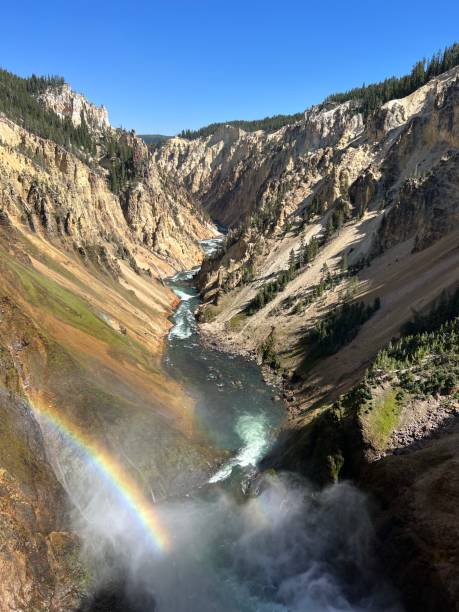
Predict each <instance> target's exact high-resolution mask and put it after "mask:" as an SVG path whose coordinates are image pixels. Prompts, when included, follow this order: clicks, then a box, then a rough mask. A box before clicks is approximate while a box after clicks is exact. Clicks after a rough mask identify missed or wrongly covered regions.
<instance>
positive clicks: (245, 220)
mask: <svg viewBox="0 0 459 612" xmlns="http://www.w3.org/2000/svg"><path fill="white" fill-rule="evenodd" d="M458 74H459V71H458V69H453V70H451V71H450V72H448V73H445V74H444V75H441V76H440V77H438V78H436V79H433V80H431V81H430V82H429V83H427V84H426V85H424V86H423V87H421V88H420V89H418V90H417V91H415V92H414V93H413V94H411V95H410V96H408V97H406V98H404V99H402V100H393V101H390V102H388V103H387V104H385V105H384V106H383V107H382V108H381V109H379V110H378V111H377V112H376V113H374V114H373V115H370V116H369V117H367V118H364V117H363V116H362V114H361V113H359V112H358V110H357V108H358V107H357V106H356V105H355V103H350V102H348V103H345V104H341V105H336V104H327V105H322V106H319V107H314V108H313V109H311V110H310V111H308V112H307V113H306V114H305V119H304V121H302V122H299V123H297V124H294V125H292V126H287V127H285V128H282V129H281V130H279V131H278V132H276V133H274V134H268V135H267V134H264V133H261V132H255V133H251V134H245V133H243V132H241V130H235V129H234V128H227V129H226V128H225V129H222V130H221V131H220V132H217V133H216V134H214V135H213V136H211V137H209V138H207V139H203V140H199V139H198V140H192V141H186V140H183V139H177V138H176V139H171V140H170V141H168V142H167V143H165V144H164V145H163V147H161V148H160V149H159V151H158V152H157V153H156V159H157V163H158V164H159V165H160V167H163V168H165V169H168V170H169V171H170V172H172V173H173V174H174V175H175V176H177V178H178V180H180V181H182V182H183V183H184V184H185V185H188V186H189V188H190V189H191V190H193V191H194V193H195V195H196V197H197V198H198V199H200V200H201V201H202V202H203V204H204V206H205V207H206V208H207V210H209V211H210V212H211V214H212V215H214V216H216V217H217V219H218V220H220V221H223V222H226V223H229V224H230V225H231V224H237V223H242V226H241V227H239V228H237V229H235V230H234V231H232V232H230V235H229V237H228V240H227V247H226V249H225V251H224V253H223V254H222V255H221V256H220V257H217V258H215V259H214V260H213V261H211V262H205V264H204V266H203V269H202V273H201V275H200V277H199V283H200V286H201V287H202V290H203V292H204V296H205V298H206V300H207V301H209V302H214V304H213V305H211V306H210V307H209V308H208V309H207V311H206V313H207V314H205V318H207V319H210V318H212V319H213V322H212V323H211V324H208V328H209V330H212V332H213V333H215V332H216V333H219V334H220V335H221V336H222V337H223V336H225V335H226V336H228V343H229V344H234V345H237V346H239V347H241V346H242V347H243V348H244V349H245V350H248V351H249V352H252V353H257V352H258V350H259V347H260V345H261V344H262V343H263V341H264V340H265V339H266V338H267V336H268V335H269V334H270V332H271V329H272V328H275V329H276V336H277V342H276V343H275V344H276V351H277V352H278V353H279V358H280V360H281V362H282V365H283V366H284V367H286V368H287V369H289V370H297V371H300V370H302V362H303V361H304V359H305V355H307V351H308V347H307V340H304V341H302V340H301V338H302V337H303V338H306V336H307V332H308V329H310V328H311V327H313V326H314V325H315V324H316V323H317V321H318V320H319V319H322V318H324V316H326V315H327V313H329V312H330V311H331V310H332V309H333V308H335V307H336V305H337V304H339V303H340V301H342V296H343V295H344V294H349V293H352V296H353V299H356V298H357V297H358V298H359V299H361V300H363V301H365V302H367V303H370V302H371V301H372V300H374V299H375V298H376V297H379V298H380V300H381V309H380V310H379V311H378V313H377V314H376V315H375V316H374V317H373V319H372V321H373V323H372V331H371V332H369V337H368V341H367V340H366V339H364V337H363V335H361V336H360V337H359V338H357V339H356V341H355V343H353V344H351V346H350V347H349V348H346V349H345V354H346V357H345V358H344V357H343V359H342V360H341V359H338V358H335V357H333V358H331V359H329V360H325V362H324V364H323V365H320V364H319V366H318V368H317V369H312V370H310V369H309V371H308V373H307V375H306V379H307V384H308V385H312V387H314V388H317V390H318V391H319V393H320V392H322V391H323V386H324V384H325V381H326V380H327V381H329V382H330V385H329V386H328V389H336V390H337V391H339V390H341V389H342V387H345V386H346V385H351V384H352V383H353V382H354V381H355V380H357V379H358V377H359V376H360V375H361V373H362V368H363V367H364V364H365V363H367V362H368V360H369V359H371V357H372V355H374V353H375V352H376V351H377V350H378V349H379V348H380V347H381V346H383V345H384V344H385V343H386V342H388V341H389V340H390V338H391V337H392V335H394V334H396V333H397V330H398V329H399V327H400V324H401V323H402V322H403V321H404V320H407V319H409V318H410V316H412V315H411V312H412V309H416V310H418V309H421V308H423V307H424V306H425V305H426V304H427V303H428V302H429V301H431V300H432V299H434V298H435V297H436V296H437V295H438V294H439V293H440V292H441V291H442V289H446V288H448V287H450V286H451V285H452V284H454V282H455V280H457V276H456V274H455V269H456V265H457V256H456V251H455V243H456V238H455V235H454V232H455V231H456V229H455V228H456V225H457V220H458V214H459V209H458V205H457V197H456V194H457V190H458V186H459V185H458V154H457V151H458V144H459V133H458V127H457V126H458V122H457V113H458V108H459V105H458V95H459V94H458V92H459V82H458ZM221 192H224V193H225V194H226V195H225V196H224V198H223V199H222V197H221V196H220V193H221ZM312 238H316V239H317V240H318V241H319V243H321V247H320V248H319V251H318V253H317V255H316V256H315V257H314V259H313V260H311V261H309V262H308V263H307V265H305V264H304V258H303V256H302V255H300V251H301V250H302V249H303V245H305V244H307V243H308V242H309V241H310V240H311V239H312ZM322 243H323V244H322ZM429 249H430V250H429ZM292 251H293V253H294V255H295V257H296V258H297V260H298V259H299V260H300V263H299V264H298V266H297V269H296V270H295V274H294V278H293V279H292V280H291V281H290V282H288V283H287V284H286V286H285V287H283V288H282V290H276V289H275V290H274V291H272V293H271V295H270V296H269V299H268V300H265V302H266V303H265V304H264V305H262V307H260V308H257V309H255V312H254V309H252V312H251V313H250V314H249V313H248V311H249V310H250V304H252V302H253V300H254V299H255V298H256V296H257V294H259V293H260V291H262V290H263V288H266V287H267V286H268V284H269V283H270V282H271V283H272V282H273V281H275V280H276V279H277V278H278V277H279V275H280V274H281V273H282V272H283V271H285V270H287V269H288V268H289V260H290V257H291V253H292ZM297 263H298V262H297ZM324 265H325V267H326V272H325V273H323V269H324ZM357 269H359V270H360V271H359V273H358V274H357ZM343 270H345V271H346V272H349V273H348V274H342V272H343ZM328 274H330V275H331V276H332V277H333V282H328V281H327V282H325V279H323V276H324V275H325V276H327V275H328ZM421 279H422V280H423V281H424V285H421ZM322 281H323V282H322ZM321 282H322V285H321ZM324 283H325V284H326V285H327V290H325V291H323V285H324ZM319 285H321V286H320V289H318V286H319ZM318 291H319V293H320V297H314V296H317V292H318ZM394 310H395V312H394ZM364 329H365V328H364ZM364 329H363V330H362V334H364ZM370 336H371V338H370ZM343 355H344V353H343ZM351 355H352V358H351ZM335 362H337V365H336V364H335ZM332 363H333V366H332V367H330V366H331V364H332ZM325 373H326V376H325ZM313 398H314V394H313V397H311V399H313ZM315 399H317V398H315Z"/></svg>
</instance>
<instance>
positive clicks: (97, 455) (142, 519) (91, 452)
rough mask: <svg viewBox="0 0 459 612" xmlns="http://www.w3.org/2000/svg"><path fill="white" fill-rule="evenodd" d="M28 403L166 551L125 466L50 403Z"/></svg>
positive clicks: (151, 512) (161, 535) (154, 520)
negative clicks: (88, 465) (93, 469)
mask: <svg viewBox="0 0 459 612" xmlns="http://www.w3.org/2000/svg"><path fill="white" fill-rule="evenodd" d="M29 406H30V408H31V409H32V412H33V413H34V414H35V415H36V416H37V417H38V419H43V420H44V421H45V422H46V423H47V424H49V425H50V426H51V427H53V428H54V429H55V430H57V431H58V432H59V433H60V434H61V435H62V436H63V437H64V439H65V440H66V442H67V443H68V444H70V445H71V446H72V447H74V448H75V449H76V450H78V451H79V452H80V453H81V454H82V455H83V456H84V457H85V459H86V461H87V462H88V463H90V464H91V465H92V466H93V467H94V468H95V469H96V470H97V472H98V473H99V474H100V476H101V477H102V479H103V480H104V481H105V482H106V483H107V484H108V485H109V486H110V488H111V489H113V490H114V492H115V493H116V495H117V497H118V499H120V500H121V501H122V503H123V505H124V506H125V507H126V508H127V509H128V511H129V513H130V514H131V515H132V516H134V517H135V519H136V521H137V522H138V523H139V525H140V526H141V527H142V528H143V530H144V531H145V532H146V533H147V535H148V536H149V538H150V540H151V542H152V544H153V545H154V548H155V549H156V550H160V551H166V550H167V549H168V547H169V538H168V534H167V533H166V531H165V529H164V528H163V526H162V525H161V523H160V520H159V518H158V516H157V512H155V509H154V504H153V503H152V502H151V501H150V500H149V499H148V498H147V497H146V496H145V494H144V493H143V491H142V489H141V488H140V486H139V485H138V484H137V483H136V482H135V481H134V480H133V479H132V478H131V477H130V476H129V474H128V473H127V472H126V470H125V469H124V468H123V467H122V466H121V465H120V464H119V463H118V462H117V461H116V460H115V459H114V458H113V457H112V456H111V455H110V454H109V453H108V452H107V451H106V450H105V449H104V448H102V447H101V446H100V445H99V444H97V442H95V441H94V440H92V439H90V438H89V437H88V436H87V435H86V434H85V433H84V432H83V431H82V430H81V429H80V428H79V427H77V426H76V425H74V424H73V423H71V422H70V421H68V420H67V419H66V418H65V417H63V416H62V415H61V414H59V412H58V411H57V410H56V408H54V407H53V406H52V404H49V403H48V402H44V401H34V402H30V400H29Z"/></svg>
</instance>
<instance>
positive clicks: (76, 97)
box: [39, 83, 110, 132]
mask: <svg viewBox="0 0 459 612" xmlns="http://www.w3.org/2000/svg"><path fill="white" fill-rule="evenodd" d="M39 99H40V101H41V102H42V103H43V104H44V106H46V108H48V109H50V110H52V111H54V112H55V113H56V115H58V116H59V117H61V119H70V121H71V122H72V123H73V125H74V126H75V127H78V126H79V125H81V122H82V120H84V121H85V122H86V124H87V126H88V127H89V128H90V130H91V131H93V132H102V131H104V130H107V129H109V128H110V122H109V120H108V111H107V109H106V108H105V106H96V105H95V104H93V103H92V102H89V101H88V100H87V99H86V98H85V97H84V96H83V95H82V94H79V93H76V92H75V91H73V90H72V89H71V87H70V86H69V85H67V84H66V83H65V84H64V85H62V86H59V87H52V88H49V89H48V90H47V91H45V92H44V93H43V94H40V96H39Z"/></svg>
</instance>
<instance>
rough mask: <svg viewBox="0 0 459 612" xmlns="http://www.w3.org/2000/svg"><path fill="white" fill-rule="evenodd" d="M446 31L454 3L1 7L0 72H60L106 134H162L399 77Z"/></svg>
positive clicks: (289, 108)
mask: <svg viewBox="0 0 459 612" xmlns="http://www.w3.org/2000/svg"><path fill="white" fill-rule="evenodd" d="M458 24H459V2H457V1H454V0H448V1H443V0H436V1H435V2H432V1H425V0H417V1H414V0H409V1H405V2H404V1H403V0H399V1H397V2H395V1H392V0H389V1H387V0H379V1H373V0H367V1H366V2H364V1H361V0H350V1H349V2H345V1H344V0H342V1H340V2H336V1H329V2H324V1H322V0H315V1H314V2H310V1H303V2H301V1H296V0H278V1H276V2H273V1H271V0H265V1H264V2H262V1H258V0H253V1H252V0H243V1H240V0H231V1H229V0H228V1H226V2H223V1H218V0H214V1H211V0H188V1H186V0H169V1H166V0H164V1H161V2H158V1H155V0H152V1H150V2H148V1H146V0H142V1H136V0H132V1H131V2H120V1H117V0H113V1H112V2H107V1H102V0H93V2H88V1H86V0H82V1H78V0H77V1H75V0H74V1H73V2H69V1H68V0H67V1H65V0H62V1H60V2H57V1H55V0H44V1H43V2H38V1H36V0H34V1H29V0H23V1H19V0H16V1H14V0H12V1H5V2H3V3H2V32H1V36H0V65H2V66H3V67H5V68H7V69H8V70H11V71H13V72H16V73H18V74H20V75H28V74H31V73H32V72H35V73H36V74H62V75H63V76H64V77H65V78H66V80H67V81H68V82H69V83H70V84H71V85H72V86H73V87H74V89H76V90H78V91H81V92H83V93H85V94H86V95H87V97H88V98H89V99H91V100H93V101H94V102H96V103H98V104H102V103H103V104H105V105H106V106H107V107H108V110H109V113H110V119H111V122H112V124H113V125H115V126H119V125H123V126H124V127H126V128H135V129H136V130H137V132H139V133H162V134H174V133H176V132H178V131H180V130H181V129H182V128H197V127H200V126H202V125H206V124H208V123H211V122H213V121H223V120H230V119H255V118H261V117H264V116H266V115H273V114H277V113H292V112H298V111H301V110H303V109H304V108H305V107H307V106H309V105H311V104H314V103H317V102H320V101H321V100H322V99H323V98H324V97H325V96H326V95H327V94H329V93H332V92H334V91H340V90H344V89H349V88H350V87H353V86H356V85H361V84H362V82H367V83H368V82H372V81H375V80H380V79H382V78H384V77H386V76H390V75H392V74H396V75H399V74H403V73H405V72H407V71H408V70H409V69H410V68H411V66H412V64H413V63H414V62H415V60H417V59H419V58H422V57H423V56H430V55H431V54H432V53H433V52H434V51H436V50H437V49H439V48H442V47H444V46H446V45H449V44H451V43H452V42H454V41H455V40H456V39H459V28H458Z"/></svg>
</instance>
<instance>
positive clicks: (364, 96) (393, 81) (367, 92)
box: [325, 43, 459, 115]
mask: <svg viewBox="0 0 459 612" xmlns="http://www.w3.org/2000/svg"><path fill="white" fill-rule="evenodd" d="M458 65H459V44H458V43H454V44H453V45H451V46H450V47H447V48H446V49H445V50H444V51H439V52H437V53H435V54H434V55H433V56H432V57H431V58H430V60H426V59H422V60H420V61H418V62H416V64H415V65H414V66H413V69H412V70H411V72H410V73H409V74H407V75H405V76H402V77H395V76H393V77H389V78H387V79H385V80H384V81H380V82H379V83H373V84H371V85H365V84H363V85H362V87H355V88H354V89H350V90H349V91H345V92H343V93H335V94H332V95H330V96H328V97H327V98H326V99H325V102H338V103H342V102H347V101H348V100H357V101H358V103H359V107H360V109H361V110H362V112H363V114H364V115H368V114H370V113H371V112H372V111H374V110H376V109H377V108H379V107H380V106H382V105H383V104H385V103H386V102H388V101H389V100H394V99H399V98H404V97H405V96H408V95H409V94H411V93H413V91H415V90H416V89H418V88H419V87H421V86H422V85H424V84H425V83H427V82H428V81H429V80H430V79H432V78H433V77H436V76H438V75H439V74H442V73H443V72H446V71H447V70H450V69H451V68H454V67H455V66H458Z"/></svg>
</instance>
